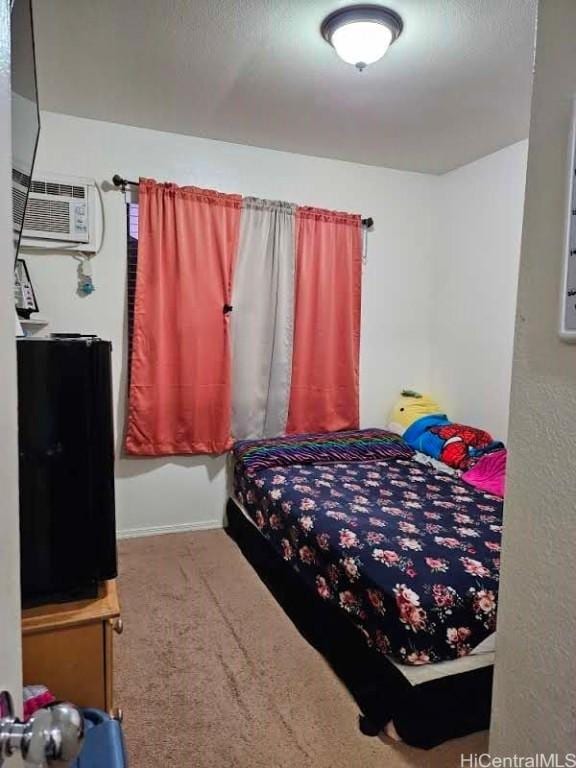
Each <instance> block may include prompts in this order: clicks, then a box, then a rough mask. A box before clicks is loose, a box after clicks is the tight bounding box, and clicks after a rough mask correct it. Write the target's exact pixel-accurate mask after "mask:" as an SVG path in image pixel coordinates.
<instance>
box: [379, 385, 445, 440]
mask: <svg viewBox="0 0 576 768" xmlns="http://www.w3.org/2000/svg"><path fill="white" fill-rule="evenodd" d="M436 414H438V415H441V414H443V411H442V408H441V407H440V406H439V405H438V403H437V402H436V400H434V399H433V398H432V397H430V395H421V394H420V393H419V392H412V390H409V389H405V390H403V391H402V394H401V395H400V399H399V400H398V402H397V403H396V405H395V406H394V408H393V409H392V413H391V414H390V422H389V424H388V429H389V430H390V432H395V433H396V434H397V435H403V434H404V432H406V430H407V429H408V427H409V426H410V425H411V424H413V423H414V422H415V421H417V420H418V419H421V418H422V417H423V416H432V415H436Z"/></svg>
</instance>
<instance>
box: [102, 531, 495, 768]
mask: <svg viewBox="0 0 576 768" xmlns="http://www.w3.org/2000/svg"><path fill="white" fill-rule="evenodd" d="M119 584H120V599H121V606H122V615H123V618H124V626H125V629H124V634H123V635H122V636H121V637H120V638H118V640H117V642H116V694H117V695H116V699H117V702H118V705H119V706H121V707H122V708H123V709H124V730H125V735H126V739H127V743H128V750H129V756H130V766H131V768H295V767H296V768H371V766H383V767H384V768H404V767H406V768H407V767H408V766H415V767H418V768H457V766H459V765H460V755H461V753H464V754H466V755H469V754H470V753H480V752H485V751H486V750H487V736H486V734H485V733H483V734H475V735H474V736H471V737H468V738H466V739H461V740H459V741H453V742H450V743H448V744H444V745H442V746H441V747H438V748H437V749H435V750H432V751H431V752H423V751H420V750H416V749H412V748H409V747H406V746H404V745H396V744H392V743H389V742H383V741H381V740H379V739H374V738H368V737H366V736H363V735H362V734H361V733H360V732H359V731H358V726H357V721H358V710H357V708H356V706H355V704H354V701H353V700H352V699H351V697H350V695H349V694H348V692H347V691H346V689H345V688H344V687H343V686H342V685H341V683H340V682H339V681H338V679H337V678H336V676H335V675H334V674H333V673H332V671H331V670H330V668H329V667H328V666H327V665H326V663H325V662H324V660H323V659H322V658H321V656H319V655H318V654H317V653H316V651H314V650H313V649H312V648H311V647H310V646H309V645H308V644H307V643H306V641H305V640H303V639H302V637H301V636H300V635H299V633H298V632H297V631H296V629H295V628H294V627H293V625H292V624H291V622H290V621H289V619H288V618H286V616H285V615H284V613H283V612H282V610H281V609H280V608H279V606H278V605H277V604H276V602H275V600H274V599H273V598H272V597H271V595H270V594H269V593H268V591H267V590H266V588H265V587H264V586H263V585H262V583H261V582H260V581H259V579H258V577H257V576H256V575H255V573H254V572H253V570H252V568H251V567H250V565H249V564H248V563H247V562H246V561H245V560H244V558H243V556H242V555H241V554H240V552H239V550H238V549H237V548H236V546H235V544H234V543H233V542H232V541H230V540H229V539H228V537H227V536H226V534H225V533H224V532H222V531H208V532H204V533H194V534H175V535H166V536H155V537H152V538H145V539H132V540H128V541H123V542H121V543H120V581H119Z"/></svg>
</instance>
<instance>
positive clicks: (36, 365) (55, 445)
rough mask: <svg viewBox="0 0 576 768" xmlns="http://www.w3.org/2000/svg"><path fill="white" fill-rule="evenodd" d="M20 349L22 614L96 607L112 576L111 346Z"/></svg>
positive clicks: (87, 343) (89, 342)
mask: <svg viewBox="0 0 576 768" xmlns="http://www.w3.org/2000/svg"><path fill="white" fill-rule="evenodd" d="M17 349H18V429H19V455H20V479H19V485H20V552H21V583H22V604H23V606H24V607H29V606H32V605H39V604H41V603H47V602H64V601H68V600H78V599H83V598H88V597H93V596H96V594H97V589H98V584H99V582H101V581H103V580H105V579H111V578H114V577H115V576H116V524H115V510H114V427H113V415H112V385H111V344H110V342H108V341H102V340H101V339H97V338H93V337H85V336H83V337H76V338H74V337H66V338H49V339H38V338H30V339H19V340H18V342H17Z"/></svg>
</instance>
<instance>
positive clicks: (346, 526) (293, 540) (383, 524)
mask: <svg viewBox="0 0 576 768" xmlns="http://www.w3.org/2000/svg"><path fill="white" fill-rule="evenodd" d="M234 459H235V461H234V473H233V474H234V494H233V498H231V500H230V502H229V504H228V526H227V529H228V532H229V534H230V535H231V536H232V537H233V538H234V539H235V540H236V542H237V543H238V545H239V546H240V548H241V549H242V551H243V552H244V554H245V555H246V557H247V558H248V560H249V561H250V562H251V563H252V565H253V566H254V567H255V569H256V570H257V572H258V573H259V575H260V577H261V578H262V580H263V581H264V582H265V583H266V584H267V586H268V587H269V588H270V590H271V591H272V592H273V594H274V595H275V597H276V598H277V600H278V601H279V602H280V604H281V605H282V606H283V608H284V610H285V611H286V612H287V613H288V615H289V616H290V618H291V619H292V620H293V622H294V623H295V624H296V626H297V627H298V629H299V630H300V631H301V632H302V634H303V635H304V636H305V637H306V638H307V639H308V640H309V642H311V643H312V645H314V647H316V648H317V650H319V651H320V652H321V653H322V654H323V655H324V657H325V658H326V659H327V661H328V662H329V663H330V664H331V665H332V667H333V669H334V670H335V672H336V673H337V674H338V675H339V677H340V678H341V679H342V681H343V682H344V683H345V684H346V685H347V687H348V689H349V690H350V692H351V694H352V695H353V696H354V698H355V699H356V701H357V703H358V705H359V707H360V710H361V712H362V716H361V727H362V730H363V731H364V732H365V733H368V734H372V735H375V734H377V733H379V732H380V731H382V730H384V729H385V728H386V727H387V726H388V728H390V725H391V724H392V723H393V726H394V729H395V732H397V733H398V735H399V736H400V738H402V739H403V740H404V741H405V742H407V743H409V744H412V745H414V746H419V747H423V748H430V747H432V746H435V745H436V744H439V743H441V742H442V741H445V740H446V739H448V738H453V737H455V736H460V735H464V734H467V733H470V732H472V731H475V730H480V729H483V728H486V727H487V726H488V722H489V713H490V694H491V684H492V667H493V651H492V650H491V647H490V643H491V640H492V638H493V634H494V630H495V622H496V606H497V593H498V572H499V549H500V533H501V523H502V501H501V499H498V498H497V497H494V496H490V495H488V494H484V493H480V492H478V491H476V490H474V489H472V488H470V487H468V486H466V485H465V484H463V483H462V482H461V481H460V480H459V479H458V478H455V477H454V475H453V474H449V473H446V472H443V471H442V470H441V469H438V468H436V467H431V466H424V465H423V464H422V463H420V462H419V461H418V460H417V458H416V457H415V455H414V452H413V451H412V450H411V449H410V448H409V447H408V446H407V445H406V444H405V443H404V442H403V441H402V440H401V438H399V437H398V436H397V435H392V434H391V433H388V432H385V431H383V430H362V431H358V432H348V433H337V434H336V435H313V436H310V435H308V436H294V437H289V438H282V439H279V440H272V441H243V442H241V443H239V444H237V446H236V447H235V451H234ZM482 651H485V652H482Z"/></svg>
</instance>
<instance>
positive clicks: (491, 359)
mask: <svg viewBox="0 0 576 768" xmlns="http://www.w3.org/2000/svg"><path fill="white" fill-rule="evenodd" d="M527 154H528V142H527V141H522V142H519V143H518V144H513V145H512V146H510V147H507V148H506V149H502V150H500V151H499V152H496V153H494V154H492V155H489V156H488V157H484V158H482V159H480V160H477V161H476V162H474V163H470V164H469V165H466V166H463V167H462V168H458V169H457V170H455V171H452V172H451V173H447V174H445V175H444V176H441V177H439V179H438V185H437V198H436V200H437V205H438V206H439V211H438V218H437V230H436V235H435V248H434V270H433V298H432V315H431V319H432V323H431V330H432V339H431V352H432V358H431V359H432V374H431V375H432V388H433V391H434V394H435V395H436V396H437V398H438V399H439V400H440V402H441V403H442V404H443V405H444V406H445V408H446V411H447V413H448V414H449V416H450V417H451V418H453V419H454V420H455V421H464V422H465V423H469V424H473V425H475V426H479V427H483V428H485V429H487V430H488V431H490V432H491V433H492V434H493V435H494V436H495V437H497V438H500V439H503V440H505V439H506V435H507V430H508V403H509V396H510V376H511V370H512V347H513V336H514V314H515V308H516V289H517V281H518V262H519V259H520V240H521V233H522V213H523V208H524V187H525V179H526V158H527Z"/></svg>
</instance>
